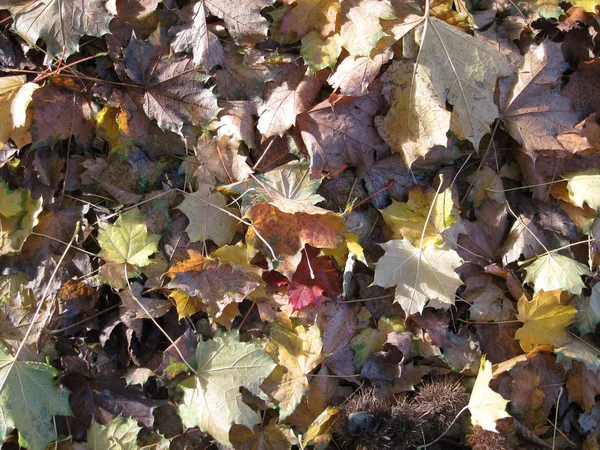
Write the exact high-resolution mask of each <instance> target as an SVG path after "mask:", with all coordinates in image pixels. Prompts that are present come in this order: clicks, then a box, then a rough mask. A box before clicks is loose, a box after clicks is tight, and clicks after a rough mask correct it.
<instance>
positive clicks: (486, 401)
mask: <svg viewBox="0 0 600 450" xmlns="http://www.w3.org/2000/svg"><path fill="white" fill-rule="evenodd" d="M492 378H493V376H492V363H490V362H489V361H486V359H485V357H482V358H481V364H480V366H479V373H478V374H477V379H476V380H475V385H474V386H473V391H472V392H471V398H470V399H469V404H468V405H467V408H469V411H470V412H471V423H472V424H473V426H480V427H481V428H483V429H484V430H488V431H493V432H495V433H497V432H498V431H497V430H496V422H497V421H498V420H500V419H503V418H504V417H510V414H508V413H507V412H506V405H507V403H508V400H504V398H503V397H502V396H501V395H500V394H498V393H497V392H494V391H493V390H492V389H490V386H489V384H490V381H491V380H492Z"/></svg>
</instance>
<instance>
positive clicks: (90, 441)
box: [86, 416, 142, 450]
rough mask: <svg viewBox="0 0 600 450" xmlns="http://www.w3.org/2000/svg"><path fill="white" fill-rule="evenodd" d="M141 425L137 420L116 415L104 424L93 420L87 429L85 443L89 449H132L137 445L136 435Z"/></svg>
mask: <svg viewBox="0 0 600 450" xmlns="http://www.w3.org/2000/svg"><path fill="white" fill-rule="evenodd" d="M141 429H142V427H140V426H139V425H138V424H137V420H135V419H128V418H125V417H123V416H117V417H115V418H114V419H113V420H111V421H110V422H109V423H107V424H106V425H101V424H99V423H98V422H96V421H95V420H93V421H92V425H91V426H90V429H89V430H88V435H87V440H86V443H87V445H88V447H89V448H90V450H111V449H115V450H134V449H137V448H139V446H138V445H137V435H138V433H139V432H140V430H141Z"/></svg>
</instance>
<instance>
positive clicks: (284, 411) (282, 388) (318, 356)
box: [262, 324, 325, 420]
mask: <svg viewBox="0 0 600 450" xmlns="http://www.w3.org/2000/svg"><path fill="white" fill-rule="evenodd" d="M322 349H323V344H322V341H321V333H320V331H319V328H318V327H317V326H316V325H313V326H311V327H309V328H308V329H307V328H305V327H304V326H302V325H296V326H292V327H291V328H287V327H283V326H281V325H278V324H273V325H272V326H271V331H270V333H269V341H268V342H267V353H268V354H269V355H270V356H271V357H272V358H273V359H274V360H275V361H277V364H278V365H279V366H280V367H278V369H277V370H274V371H273V373H272V374H271V375H270V376H269V377H268V378H267V379H266V380H265V382H264V383H263V385H262V388H263V390H264V391H265V392H266V393H267V394H269V396H270V397H272V398H273V399H275V400H276V401H277V403H278V405H279V418H280V419H281V420H283V419H285V418H286V417H288V416H289V415H290V414H291V413H292V412H294V410H295V409H296V407H297V406H298V404H299V403H300V401H301V400H302V397H304V396H305V395H306V394H307V393H308V389H309V384H308V378H307V375H308V374H309V373H310V372H311V371H312V370H313V369H314V368H315V367H317V365H319V364H320V363H321V362H322V361H323V360H324V359H325V355H323V353H322Z"/></svg>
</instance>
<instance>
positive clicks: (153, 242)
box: [98, 208, 160, 267]
mask: <svg viewBox="0 0 600 450" xmlns="http://www.w3.org/2000/svg"><path fill="white" fill-rule="evenodd" d="M159 240H160V235H159V234H151V233H148V229H147V227H146V223H145V222H144V216H143V215H142V213H141V212H140V211H139V210H138V209H137V208H134V209H131V210H129V211H127V212H126V213H123V214H121V215H120V216H119V218H118V219H117V221H116V222H115V223H114V224H112V225H111V224H108V223H101V224H100V230H99V231H98V243H99V244H100V247H101V248H102V251H101V252H100V254H99V256H100V257H101V258H102V259H104V260H105V261H106V262H108V263H115V264H130V265H134V266H138V267H143V266H147V265H148V264H150V263H151V262H152V261H151V260H150V259H149V258H148V257H149V256H150V255H152V254H153V253H154V252H156V250H157V249H158V241H159Z"/></svg>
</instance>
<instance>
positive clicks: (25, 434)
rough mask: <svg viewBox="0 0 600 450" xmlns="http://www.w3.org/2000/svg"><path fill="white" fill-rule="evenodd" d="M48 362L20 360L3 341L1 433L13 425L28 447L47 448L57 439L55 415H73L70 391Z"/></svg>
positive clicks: (0, 392) (0, 384)
mask: <svg viewBox="0 0 600 450" xmlns="http://www.w3.org/2000/svg"><path fill="white" fill-rule="evenodd" d="M56 374H57V371H56V369H54V367H52V366H50V365H49V364H42V363H37V362H33V361H17V360H16V359H15V358H13V357H12V356H11V355H10V354H9V353H8V351H7V350H6V348H5V347H4V346H3V345H2V344H0V436H1V437H4V436H6V433H7V431H10V430H11V429H12V428H18V429H19V438H20V440H21V444H22V445H23V446H27V447H28V448H32V449H34V448H40V449H41V448H44V447H45V446H46V444H48V443H49V442H50V441H53V440H54V439H56V437H57V436H56V432H55V428H54V424H53V423H52V418H53V416H55V415H57V414H61V415H64V416H69V415H71V408H69V403H68V399H69V393H68V391H67V390H66V389H62V388H61V387H59V386H58V384H57V383H56V381H55V380H54V377H55V376H56Z"/></svg>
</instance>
